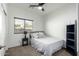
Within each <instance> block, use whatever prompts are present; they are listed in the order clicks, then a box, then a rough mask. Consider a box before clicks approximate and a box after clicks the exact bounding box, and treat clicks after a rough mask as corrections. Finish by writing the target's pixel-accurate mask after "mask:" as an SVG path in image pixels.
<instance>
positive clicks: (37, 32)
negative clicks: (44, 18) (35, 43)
mask: <svg viewBox="0 0 79 59" xmlns="http://www.w3.org/2000/svg"><path fill="white" fill-rule="evenodd" d="M30 34H31V36H30V38H33V37H34V36H36V37H40V36H41V37H42V36H44V35H45V32H44V31H33V32H31V33H30ZM39 34H44V35H39Z"/></svg>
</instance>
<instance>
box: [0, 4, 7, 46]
mask: <svg viewBox="0 0 79 59" xmlns="http://www.w3.org/2000/svg"><path fill="white" fill-rule="evenodd" d="M2 5H3V7H2ZM2 5H1V4H0V45H2V46H6V40H7V24H8V23H7V16H6V15H5V14H4V12H3V8H4V10H5V12H6V13H7V8H6V4H2Z"/></svg>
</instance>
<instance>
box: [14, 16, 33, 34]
mask: <svg viewBox="0 0 79 59" xmlns="http://www.w3.org/2000/svg"><path fill="white" fill-rule="evenodd" d="M14 19H15V24H14V32H15V33H23V32H24V31H31V30H32V20H28V19H23V18H17V17H14Z"/></svg>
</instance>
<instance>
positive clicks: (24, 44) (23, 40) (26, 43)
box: [22, 31, 28, 46]
mask: <svg viewBox="0 0 79 59" xmlns="http://www.w3.org/2000/svg"><path fill="white" fill-rule="evenodd" d="M26 34H27V32H26V31H24V38H23V39H22V46H26V45H28V38H26Z"/></svg>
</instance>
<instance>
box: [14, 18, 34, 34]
mask: <svg viewBox="0 0 79 59" xmlns="http://www.w3.org/2000/svg"><path fill="white" fill-rule="evenodd" d="M16 19H20V20H23V21H24V30H23V32H24V31H27V30H26V29H25V21H26V20H28V21H32V29H33V20H30V19H25V18H20V17H14V34H23V33H21V32H16V31H15V30H16V29H15V20H16ZM32 29H31V30H29V31H30V32H31V31H32ZM29 31H27V32H29Z"/></svg>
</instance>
